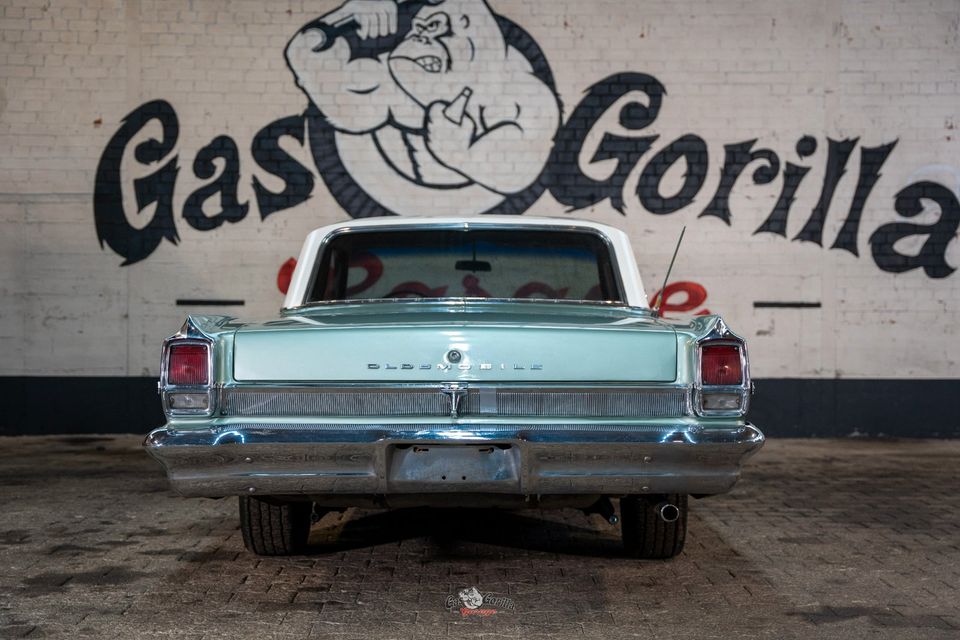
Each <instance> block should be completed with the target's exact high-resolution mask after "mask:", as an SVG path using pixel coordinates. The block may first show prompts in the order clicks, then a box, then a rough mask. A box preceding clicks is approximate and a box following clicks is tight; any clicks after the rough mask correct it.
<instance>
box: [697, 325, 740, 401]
mask: <svg viewBox="0 0 960 640" xmlns="http://www.w3.org/2000/svg"><path fill="white" fill-rule="evenodd" d="M707 346H731V347H736V348H737V350H738V351H739V353H740V372H741V379H740V384H737V385H712V384H711V385H706V384H704V383H703V367H702V363H703V349H704V347H707ZM694 360H695V363H694V368H695V371H694V384H693V409H694V411H695V412H696V413H697V415H698V416H703V417H705V418H710V417H717V418H719V417H727V418H729V417H742V416H745V415H746V414H747V411H749V410H750V396H751V394H752V392H753V383H752V382H751V380H750V363H749V357H748V356H747V343H746V342H745V341H744V340H743V338H741V337H740V336H738V335H736V334H734V333H733V332H731V331H730V330H729V329H728V328H727V327H726V325H725V324H724V323H723V321H722V320H719V319H718V321H717V324H716V325H715V326H714V328H713V329H712V330H711V332H710V333H709V334H707V335H706V336H704V337H703V338H701V339H700V340H698V341H697V352H696V357H695V358H694ZM724 394H726V395H737V396H739V397H740V406H739V408H737V409H706V408H704V406H703V402H704V396H709V395H724Z"/></svg>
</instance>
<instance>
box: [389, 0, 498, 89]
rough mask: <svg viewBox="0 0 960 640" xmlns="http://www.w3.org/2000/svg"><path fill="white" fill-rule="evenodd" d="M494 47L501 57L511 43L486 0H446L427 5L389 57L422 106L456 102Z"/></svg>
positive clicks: (392, 70) (395, 72)
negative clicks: (498, 24)
mask: <svg viewBox="0 0 960 640" xmlns="http://www.w3.org/2000/svg"><path fill="white" fill-rule="evenodd" d="M490 49H492V50H493V51H494V52H496V53H495V55H499V57H500V58H501V59H502V58H503V56H504V55H505V50H506V44H505V43H504V41H503V36H502V34H501V33H500V29H499V27H498V26H497V25H496V21H495V18H494V17H493V13H492V12H491V11H490V9H489V7H487V5H486V3H485V2H482V0H445V1H444V2H442V3H441V4H440V5H439V6H426V7H424V8H422V9H421V10H420V11H419V12H418V13H417V15H416V16H415V17H414V19H413V25H412V27H411V29H410V32H409V33H408V34H407V37H406V38H404V40H403V41H402V42H401V43H400V44H399V45H397V47H396V48H395V49H394V50H393V51H392V52H391V53H390V56H389V57H388V59H387V60H388V64H389V68H390V73H391V75H392V76H393V79H394V80H395V81H396V83H397V84H398V85H399V86H400V88H401V89H403V91H404V92H405V93H406V94H407V95H409V96H410V97H411V98H413V99H414V100H415V101H416V102H417V103H418V104H419V105H421V106H422V107H427V106H428V105H430V104H431V103H433V102H435V101H437V100H443V101H450V100H453V99H454V98H455V97H456V96H457V95H459V93H460V92H461V91H462V90H463V89H464V87H468V86H471V85H473V84H475V83H476V80H477V74H478V72H479V71H480V67H482V65H481V64H479V63H480V58H482V57H483V56H484V54H485V52H486V51H487V50H490Z"/></svg>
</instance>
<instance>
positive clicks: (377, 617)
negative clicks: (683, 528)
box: [0, 437, 960, 640]
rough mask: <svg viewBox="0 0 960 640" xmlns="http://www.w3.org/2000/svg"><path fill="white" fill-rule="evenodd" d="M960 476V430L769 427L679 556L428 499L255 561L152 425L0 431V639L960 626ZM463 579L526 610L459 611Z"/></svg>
mask: <svg viewBox="0 0 960 640" xmlns="http://www.w3.org/2000/svg"><path fill="white" fill-rule="evenodd" d="M958 488H960V442H957V441H954V442H935V441H866V440H842V441H837V440H831V441H826V440H812V441H802V440H788V441H772V442H769V443H768V445H767V447H766V448H765V449H764V450H763V451H762V452H761V453H760V454H759V455H758V456H757V457H755V458H754V459H753V460H752V461H751V462H750V463H749V465H748V468H747V470H746V472H745V474H744V478H743V480H742V481H741V483H740V484H739V485H738V486H737V488H736V489H735V490H734V491H733V492H732V493H731V494H729V495H726V496H722V497H716V498H710V499H707V500H699V501H692V502H691V518H690V535H689V536H688V538H687V548H686V550H685V551H684V553H683V554H682V555H681V556H680V557H679V558H676V559H674V560H672V561H666V562H660V561H638V560H630V559H627V558H624V557H622V556H621V555H620V543H619V530H618V529H617V528H616V527H611V526H609V525H607V524H605V523H604V522H603V521H602V520H601V518H600V517H599V516H590V517H587V516H584V515H583V514H581V513H579V512H576V511H554V512H549V511H545V512H537V511H531V512H517V513H507V512H494V511H479V512H476V513H470V512H467V513H460V512H457V511H424V510H405V511H392V512H387V511H363V510H349V511H347V512H345V513H344V514H330V515H327V516H326V517H324V519H323V520H321V521H320V522H319V523H318V524H317V525H316V526H315V527H314V529H313V532H312V537H311V541H312V545H313V547H312V552H311V554H310V555H308V556H304V557H299V558H292V559H262V558H257V557H255V556H253V555H251V554H249V553H247V552H246V551H245V550H244V549H243V543H242V541H241V538H240V534H239V531H238V530H237V520H236V502H235V500H220V501H212V500H199V499H184V498H179V497H176V496H174V495H172V494H171V493H170V492H169V491H168V490H167V488H166V484H165V481H164V478H163V476H162V474H161V472H160V469H159V467H158V466H156V465H155V463H153V462H152V461H151V460H150V459H148V458H147V456H146V455H145V454H144V453H142V452H141V451H140V448H139V439H138V438H134V437H103V438H91V437H82V438H81V437H47V438H0V505H2V512H0V637H4V638H6V637H28V638H43V637H64V638H66V637H70V638H82V637H91V638H134V637H142V638H149V637H164V638H168V637H176V638H197V639H200V638H254V637H255V638H313V637H317V638H320V637H334V638H358V639H360V638H363V639H367V638H430V637H448V636H449V637H471V638H494V637H522V638H524V639H525V640H527V639H530V640H532V639H534V638H581V637H604V638H625V637H643V638H776V639H778V640H779V639H782V638H805V639H807V638H878V639H885V638H952V639H956V638H960V492H958ZM471 586H476V587H477V588H478V589H479V590H480V591H481V592H484V593H493V594H496V595H497V596H500V597H503V598H509V599H510V601H511V602H512V604H513V606H514V608H513V610H509V609H508V608H506V607H504V606H501V609H500V610H499V612H498V613H496V614H495V615H492V616H487V617H479V616H471V617H463V616H462V615H461V614H460V613H458V612H452V611H450V610H448V609H447V608H446V604H445V601H446V599H447V597H448V596H451V595H455V594H456V593H457V591H458V590H459V589H462V588H464V587H471ZM502 604H504V605H506V604H509V603H507V602H506V601H503V602H502Z"/></svg>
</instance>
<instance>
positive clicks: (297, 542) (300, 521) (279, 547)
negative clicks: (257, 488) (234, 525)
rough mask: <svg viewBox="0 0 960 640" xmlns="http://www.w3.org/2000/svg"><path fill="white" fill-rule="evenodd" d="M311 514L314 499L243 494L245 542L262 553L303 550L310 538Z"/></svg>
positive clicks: (241, 518) (274, 554)
mask: <svg viewBox="0 0 960 640" xmlns="http://www.w3.org/2000/svg"><path fill="white" fill-rule="evenodd" d="M312 515H313V503H312V502H294V501H285V500H279V499H276V498H270V497H263V498H258V497H254V496H240V531H241V532H242V533H243V544H244V545H246V547H247V549H249V550H250V551H252V552H254V553H255V554H257V555H260V556H289V555H295V554H298V553H303V551H304V550H305V549H306V548H307V539H308V538H309V537H310V524H311V518H312Z"/></svg>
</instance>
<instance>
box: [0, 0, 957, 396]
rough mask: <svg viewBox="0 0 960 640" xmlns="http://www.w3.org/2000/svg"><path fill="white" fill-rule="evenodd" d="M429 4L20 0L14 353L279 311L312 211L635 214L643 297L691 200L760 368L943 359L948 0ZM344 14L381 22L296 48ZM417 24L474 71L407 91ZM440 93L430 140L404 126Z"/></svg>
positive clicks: (732, 311)
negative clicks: (462, 89)
mask: <svg viewBox="0 0 960 640" xmlns="http://www.w3.org/2000/svg"><path fill="white" fill-rule="evenodd" d="M422 4H423V3H403V4H401V5H399V6H394V7H393V8H392V9H391V8H387V7H384V6H383V5H380V6H376V5H370V4H367V5H366V6H364V5H358V4H353V5H347V6H343V7H341V5H340V4H338V3H333V2H326V1H317V2H282V1H279V0H271V1H269V2H263V1H245V0H230V1H226V0H224V1H215V0H193V1H190V2H187V1H185V0H184V1H176V0H162V1H161V0H157V1H151V0H128V1H126V2H120V1H112V2H111V1H106V0H105V1H101V2H97V1H81V0H74V1H69V0H54V1H53V2H40V1H39V0H33V1H31V0H28V1H23V0H6V1H5V2H4V3H3V4H2V7H0V11H2V16H0V77H2V80H3V82H2V87H0V150H2V153H0V220H2V231H3V232H2V234H0V293H2V299H3V304H2V306H0V353H2V354H3V357H2V358H0V375H7V376H31V375H46V376H148V375H154V374H156V372H157V368H158V362H157V361H158V356H159V345H160V341H161V339H162V338H163V337H164V336H166V335H168V334H170V333H172V332H173V331H175V330H176V329H177V328H178V326H179V325H180V323H181V322H182V320H183V317H184V315H185V314H186V313H187V312H203V311H215V312H227V313H233V314H238V315H244V316H253V317H257V316H268V315H270V314H271V313H273V312H274V311H275V310H276V309H277V308H278V306H279V305H280V303H281V301H282V294H281V292H280V291H279V290H278V287H277V275H278V271H279V270H280V267H281V265H282V264H283V263H284V262H285V261H287V260H288V259H289V258H290V257H292V256H295V255H297V252H298V249H299V245H300V242H301V240H302V238H303V236H304V235H305V233H306V232H307V231H308V230H310V229H312V228H315V227H317V226H320V225H323V224H326V223H330V222H333V221H338V220H345V219H348V218H349V217H350V216H351V215H353V216H362V215H370V214H373V213H384V212H394V213H400V214H411V213H416V212H418V211H423V212H427V213H441V212H447V211H458V210H459V211H467V212H480V211H487V210H500V211H508V212H519V211H526V212H527V213H530V214H541V215H554V216H566V215H573V216H578V217H586V218H590V219H594V220H598V221H602V222H606V223H609V224H613V225H615V226H618V227H620V228H623V229H625V230H627V231H628V232H629V233H630V234H631V235H632V237H633V238H634V242H635V248H636V251H637V254H638V259H639V262H640V265H641V269H642V272H643V275H644V278H645V281H646V284H647V288H648V292H649V293H651V294H652V293H653V292H654V291H655V290H656V288H657V287H658V286H659V283H660V281H661V280H662V278H663V275H664V270H665V267H666V265H667V263H668V261H669V257H670V253H671V251H672V249H673V244H674V242H675V238H676V237H677V235H678V233H679V231H680V228H681V227H682V226H683V225H687V227H688V229H687V236H686V240H685V244H684V246H683V248H682V250H681V254H680V259H679V264H678V266H677V268H676V270H675V273H674V277H673V280H675V281H685V282H692V283H696V284H698V285H699V286H700V287H701V288H702V289H701V288H697V287H687V288H686V289H685V290H686V291H687V292H693V294H695V295H694V297H696V294H698V293H699V292H700V291H705V292H706V295H707V297H706V299H705V300H703V301H702V302H700V303H699V304H694V305H693V307H694V308H693V309H689V310H688V311H689V312H697V311H702V310H703V309H709V310H711V311H714V312H721V313H723V314H724V316H725V317H726V318H727V319H728V320H729V323H730V324H731V326H733V327H734V328H735V329H737V330H738V331H739V332H741V333H742V334H743V335H745V336H746V337H747V338H748V339H749V340H750V346H751V352H752V356H753V366H754V373H755V375H756V376H757V377H761V378H762V377H771V378H834V377H842V378H896V377H910V378H921V379H923V378H945V377H954V376H955V371H956V365H957V360H958V359H960V347H958V346H957V331H956V328H955V327H956V318H957V315H958V312H960V275H958V274H957V273H956V272H955V271H954V269H955V268H957V267H960V242H957V241H956V238H957V224H958V220H960V204H958V200H960V138H958V136H960V132H958V131H957V130H956V126H957V125H958V124H960V64H958V62H960V36H958V24H960V4H958V3H957V2H956V0H930V1H925V0H910V1H899V2H894V1H885V0H864V1H854V0H844V1H838V2H817V3H809V2H796V1H795V0H763V1H749V0H710V1H709V2H708V1H706V0H704V1H684V2H670V3H663V2H635V1H627V0H624V1H613V0H601V1H591V2H583V1H573V0H569V1H566V0H564V1H558V0H549V1H546V0H544V1H540V2H535V1H531V0H525V1H519V0H491V2H490V5H489V8H488V7H487V6H486V5H484V4H483V3H482V2H479V0H447V1H446V2H442V3H440V4H439V5H437V6H421V5H422ZM335 10H339V13H337V14H335V15H334V16H333V17H334V18H340V19H343V20H348V19H351V18H352V19H355V20H356V21H357V22H358V23H359V24H360V26H361V27H364V25H368V27H367V28H368V29H369V30H370V32H371V33H368V34H367V35H368V36H371V37H368V38H367V39H360V38H359V36H358V35H356V33H353V34H352V35H350V34H348V35H341V36H336V35H334V36H333V38H332V41H333V46H332V47H331V48H330V49H327V50H324V51H319V52H314V51H313V50H312V48H313V47H315V46H317V44H318V43H317V39H318V38H319V36H317V35H316V32H314V33H313V34H306V35H303V36H301V40H300V41H299V42H298V41H297V40H294V43H293V44H292V45H291V50H290V52H289V54H290V60H291V62H290V64H289V65H288V62H287V60H285V57H284V51H285V49H286V47H287V46H288V43H290V41H291V38H292V37H293V36H294V35H295V34H296V33H297V32H298V30H299V29H300V27H301V26H302V25H304V24H306V23H307V22H309V21H312V20H316V19H317V18H320V17H322V16H324V15H327V14H329V12H331V11H335ZM351 12H352V13H351ZM377 12H380V13H379V15H380V16H381V17H380V20H381V21H382V23H383V24H384V25H385V26H384V27H383V30H384V31H385V32H389V31H391V30H392V28H390V27H389V23H390V21H391V20H393V18H394V16H393V14H394V13H395V14H396V20H397V33H395V34H393V36H391V34H390V33H384V34H383V37H381V38H373V37H372V36H373V35H375V34H374V33H373V32H374V31H375V30H378V29H379V27H374V26H369V25H373V24H380V22H378V18H377V15H378V13H377ZM438 13H442V14H444V15H445V16H446V18H444V20H446V23H443V24H431V21H430V19H429V18H431V17H432V16H435V15H436V14H438ZM355 14H356V15H355ZM357 15H359V17H356V16H357ZM464 17H467V18H468V20H467V21H466V22H465V21H464ZM331 21H332V19H331ZM467 22H469V25H468V24H467ZM438 29H439V31H438ZM346 31H347V32H351V31H352V30H351V29H347V30H346ZM412 31H416V32H417V33H418V34H420V35H419V36H418V37H420V38H421V39H422V42H421V43H420V44H422V45H423V46H424V47H427V46H431V43H433V44H436V42H437V39H440V40H441V41H444V42H446V43H447V45H448V46H447V50H449V51H450V52H451V53H450V55H451V56H453V57H455V58H456V62H455V64H453V65H451V66H452V68H455V70H456V71H459V72H462V70H463V68H464V66H466V67H467V70H468V72H469V74H470V75H469V79H468V80H466V81H462V82H461V83H460V85H457V82H459V81H457V80H456V79H454V80H450V79H449V77H448V76H447V75H445V74H444V73H443V69H441V73H438V74H434V75H435V77H430V78H428V79H427V80H425V81H424V84H423V85H422V86H418V87H417V88H412V85H413V84H414V83H413V81H412V80H409V79H403V78H407V76H408V75H409V74H412V73H421V72H422V73H429V72H430V69H427V68H424V66H426V67H430V66H431V65H432V64H433V61H432V60H430V59H428V58H424V57H423V56H426V55H427V54H426V53H424V52H425V51H427V49H423V50H422V51H420V50H418V51H419V53H417V56H420V59H419V62H418V61H417V58H416V56H413V57H408V58H407V59H406V62H404V63H403V64H406V65H407V66H406V67H403V66H402V65H401V66H396V67H390V64H393V63H388V62H385V60H387V58H388V56H389V55H390V52H391V51H393V50H394V49H396V48H397V47H398V46H400V44H399V43H398V42H397V39H398V36H400V37H402V36H404V35H406V34H407V33H410V32H412ZM466 37H470V39H471V42H470V43H469V45H468V44H467V43H466V41H465V40H464V38H466ZM461 45H462V46H461ZM406 46H408V47H409V46H411V45H406ZM467 50H470V51H472V55H473V56H474V58H475V64H473V65H472V67H471V65H469V64H466V63H461V61H462V56H463V55H465V54H464V53H463V51H467ZM345 52H346V53H345ZM351 52H353V53H357V52H361V53H362V54H363V55H368V56H370V57H366V58H364V57H361V58H360V59H356V60H352V61H351V60H349V56H350V54H351ZM377 55H379V56H380V60H381V61H380V62H378V61H377V58H376V56H377ZM400 57H401V56H399V55H398V56H397V58H398V59H399V58H400ZM438 57H439V56H438ZM395 62H396V61H395ZM442 62H443V63H444V64H445V60H443V61H442ZM397 64H399V62H397ZM410 65H420V69H419V71H418V70H417V69H416V68H414V67H412V66H410ZM404 74H407V76H405V75H404ZM398 78H400V79H402V81H401V80H398ZM297 79H299V81H300V83H301V84H302V85H303V90H301V88H299V87H298V85H297V83H296V80H297ZM391 83H394V84H391ZM464 83H465V84H466V85H469V86H470V87H471V90H472V92H471V94H470V95H469V96H468V97H467V98H466V100H465V102H466V106H465V107H464V104H462V103H463V102H464V97H463V96H460V101H461V105H460V106H459V107H457V109H460V110H465V112H466V113H465V115H464V116H461V118H460V121H459V122H457V117H456V114H452V115H451V114H447V113H446V111H445V110H446V109H447V108H449V107H451V106H452V105H451V103H456V102H457V98H458V95H459V94H458V93H456V92H454V93H451V90H452V89H451V88H455V87H457V86H462V85H464ZM396 84H400V85H406V86H396ZM431 92H433V93H434V94H435V95H432V96H430V95H429V94H430V93H431ZM155 101H162V102H155ZM418 101H419V102H418ZM432 101H439V102H440V105H439V106H438V107H437V108H436V109H434V110H432V111H430V114H431V117H432V118H433V119H434V123H433V125H432V126H433V127H434V128H433V129H430V130H429V131H428V136H427V137H424V136H422V135H417V134H416V133H415V132H414V133H411V132H410V131H407V132H406V134H405V133H404V132H403V131H401V130H400V129H398V128H397V127H396V126H394V123H395V121H396V120H398V119H399V120H403V121H404V122H411V121H416V120H417V118H419V122H420V123H421V124H422V122H423V117H424V110H423V109H422V108H421V109H420V111H419V112H418V111H417V108H418V107H417V105H418V104H420V102H432ZM317 102H321V103H323V105H322V107H323V108H322V111H323V112H324V113H327V114H331V115H329V117H328V118H324V117H323V116H321V115H320V113H319V111H318V108H319V107H318V106H317V105H316V103H317ZM151 103H152V104H151ZM311 103H313V104H314V106H313V107H310V105H311ZM142 105H148V106H146V107H142ZM560 105H562V111H561V109H560ZM658 106H659V109H658V108H657V107H658ZM308 107H310V109H308ZM481 107H483V109H481ZM454 110H456V109H454ZM481 111H483V112H484V113H485V115H484V116H483V118H481V116H480V112H481ZM305 112H306V116H304V113H305ZM334 113H335V114H336V115H332V114H334ZM418 113H419V115H418ZM171 114H175V121H176V127H175V129H176V136H175V137H174V136H173V129H174V128H173V127H172V126H171V124H172V122H173V118H171ZM385 114H389V115H390V118H392V120H390V121H389V122H388V123H387V124H386V126H385V127H383V128H382V129H379V130H378V133H377V134H376V136H375V135H374V134H372V133H370V132H369V129H370V128H372V127H375V126H379V125H380V124H383V122H385V121H386V115H385ZM128 115H129V117H128ZM654 116H655V117H654ZM125 118H127V120H126V121H125V120H124V119H125ZM480 119H489V122H478V120H480ZM464 123H466V124H464ZM163 124H166V125H167V126H168V130H167V131H166V132H164V131H163V128H162V125H163ZM497 125H501V126H499V127H498V126H497ZM465 126H469V127H474V126H475V127H476V129H465V128H464V127H465ZM516 131H519V133H518V134H517V135H515V136H514V137H511V136H510V135H507V134H510V133H511V132H516ZM491 132H493V135H494V136H497V135H503V136H504V137H503V138H496V137H490V138H487V140H488V141H489V142H490V143H491V144H489V145H487V146H486V148H481V146H482V145H475V144H473V143H475V142H476V141H477V140H481V139H483V138H484V136H486V135H488V134H490V133H491ZM128 134H129V135H128ZM465 136H466V137H465ZM151 138H152V139H153V140H154V141H155V142H154V143H153V145H152V146H151V145H150V144H145V145H142V143H145V142H148V141H149V140H150V139H151ZM465 141H466V142H465ZM750 141H755V142H754V143H753V144H752V145H751V144H749V142H750ZM493 143H495V144H493ZM465 145H466V146H465ZM471 145H472V146H471ZM725 146H726V148H725ZM751 153H752V154H754V155H751ZM198 156H201V157H200V158H199V159H198ZM774 157H775V162H774V161H773V160H771V158H774ZM432 158H437V159H442V161H441V162H440V163H439V166H438V165H437V163H436V162H435V161H434V160H433V159H432ZM605 158H606V159H605ZM672 160H676V162H672ZM773 165H776V166H773ZM790 165H792V168H790ZM98 167H99V168H100V172H99V175H98ZM724 167H726V172H725V171H724V170H723V169H724ZM174 168H177V169H178V170H177V171H176V172H175V173H174ZM734 169H740V170H742V171H741V172H740V173H739V177H738V178H737V179H736V180H735V181H733V182H731V181H730V179H731V177H736V176H735V172H734ZM724 175H726V178H724V177H723V176H724ZM138 180H139V183H138V184H139V188H140V190H141V192H142V193H140V196H141V200H142V201H141V202H140V203H139V204H140V205H143V206H142V211H141V210H139V209H141V207H140V206H138V202H137V193H136V189H135V186H134V185H135V184H137V181H138ZM798 180H799V183H797V181H798ZM208 184H213V186H212V187H211V188H210V189H207V190H203V187H204V186H205V185H208ZM233 185H235V189H234V186H233ZM724 185H726V186H724ZM731 185H732V186H731ZM794 188H795V190H793V191H792V193H791V190H792V189H794ZM117 189H119V191H117ZM95 190H96V191H97V197H96V201H97V204H96V212H95ZM198 190H200V192H199V193H197V192H198ZM718 191H719V194H720V196H721V197H720V198H718V199H717V198H715V196H716V195H717V194H718ZM118 194H119V195H118ZM898 194H899V196H898ZM857 203H858V204H857ZM724 205H726V206H724ZM618 208H619V209H620V210H618ZM570 209H573V211H569V210H570ZM188 211H189V212H192V213H189V214H188ZM568 211H569V212H568ZM851 212H852V213H853V215H851ZM914 214H915V215H914ZM858 216H859V226H858V228H857V229H854V227H856V226H857V225H856V224H855V223H856V222H857V219H858ZM191 220H192V221H193V224H191V222H190V221H191ZM890 225H895V226H890ZM904 225H916V227H907V226H904ZM196 227H200V228H196ZM203 227H215V228H211V229H205V230H201V229H202V228H203ZM761 227H762V228H765V229H767V231H765V232H760V233H757V230H758V229H759V228H761ZM841 232H842V233H841ZM910 232H914V233H913V234H911V233H910ZM798 236H799V238H800V239H798ZM838 238H839V239H838ZM871 238H872V240H871ZM173 239H176V242H173V241H172V240H173ZM101 241H103V244H101ZM834 245H836V247H834ZM831 247H834V248H831ZM911 256H918V257H911ZM125 262H129V264H126V265H124V263H125ZM686 295H687V294H685V293H683V290H681V291H679V292H678V293H676V295H675V296H672V297H670V299H669V300H668V302H669V303H672V304H677V303H680V302H682V301H683V300H684V299H685V297H686ZM178 299H181V300H182V299H232V300H243V301H245V305H244V306H243V307H237V306H232V307H230V306H228V307H216V308H212V307H207V306H202V305H201V306H177V305H176V301H177V300H178ZM692 302H697V300H693V301H692ZM771 302H772V303H784V302H786V303H793V302H803V303H819V306H814V305H813V304H811V305H810V306H807V307H803V308H793V307H789V306H788V307H786V308H784V307H782V306H776V305H774V306H769V305H765V303H771ZM758 303H759V304H758ZM679 306H684V305H679ZM687 306H690V305H687Z"/></svg>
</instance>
